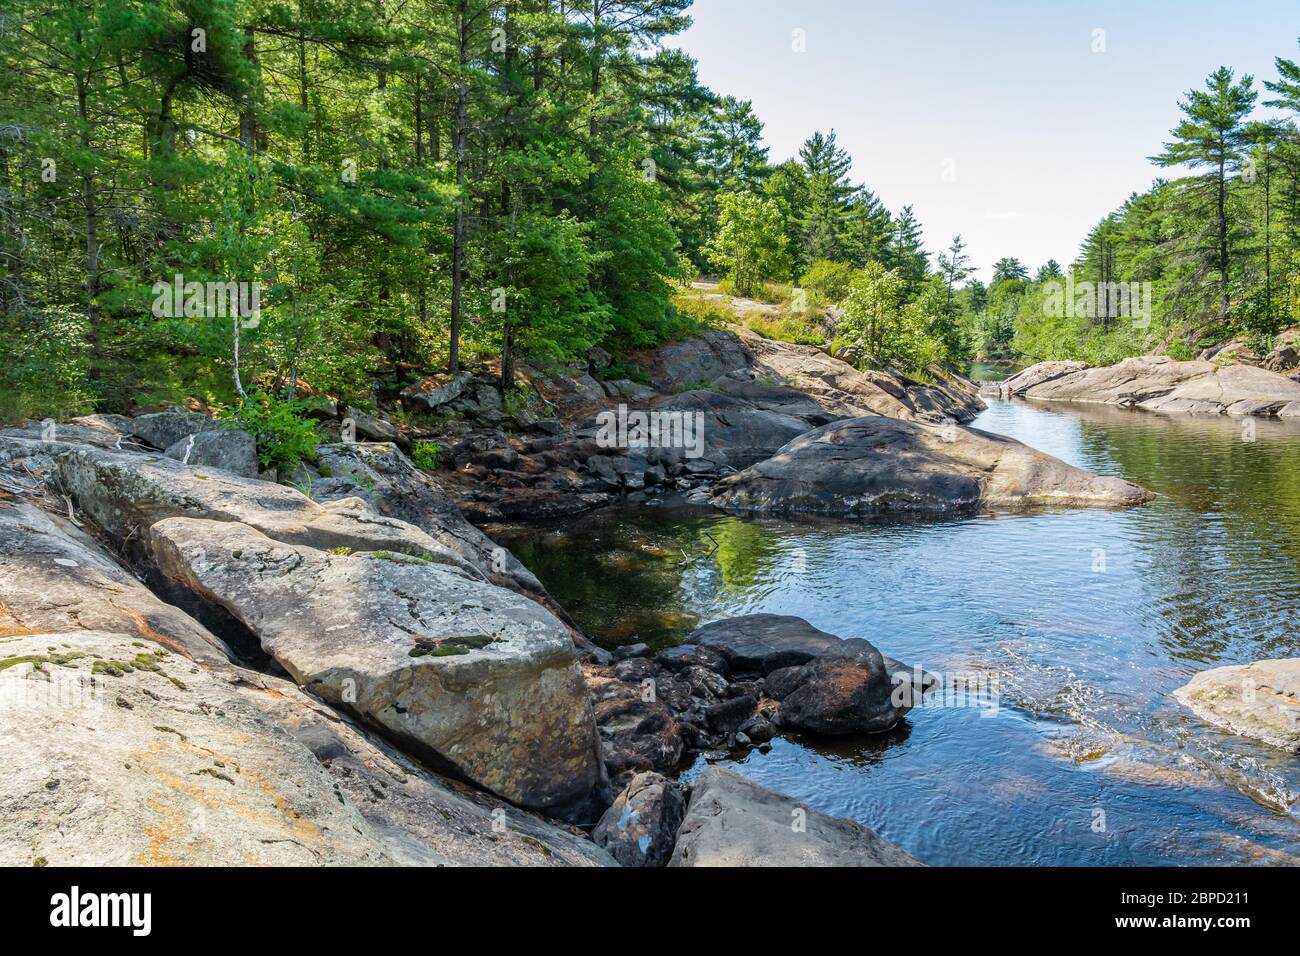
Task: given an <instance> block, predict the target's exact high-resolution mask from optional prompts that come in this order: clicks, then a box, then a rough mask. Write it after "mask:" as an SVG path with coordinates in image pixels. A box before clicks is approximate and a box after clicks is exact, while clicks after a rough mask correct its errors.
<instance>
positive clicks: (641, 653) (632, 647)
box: [614, 644, 650, 661]
mask: <svg viewBox="0 0 1300 956" xmlns="http://www.w3.org/2000/svg"><path fill="white" fill-rule="evenodd" d="M649 655H650V645H649V644H624V645H623V646H622V647H616V648H614V660H616V661H626V660H631V659H632V658H634V657H648V656H649Z"/></svg>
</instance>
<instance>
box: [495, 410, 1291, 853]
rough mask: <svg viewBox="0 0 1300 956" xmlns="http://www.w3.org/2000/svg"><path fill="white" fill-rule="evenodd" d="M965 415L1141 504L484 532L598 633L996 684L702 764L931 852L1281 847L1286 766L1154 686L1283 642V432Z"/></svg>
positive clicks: (1145, 420)
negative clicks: (714, 632) (779, 630)
mask: <svg viewBox="0 0 1300 956" xmlns="http://www.w3.org/2000/svg"><path fill="white" fill-rule="evenodd" d="M973 424H974V425H975V427H978V428H981V429H985V430H988V431H994V432H999V433H1002V434H1008V435H1011V436H1013V437H1017V438H1020V439H1022V440H1025V441H1029V442H1032V443H1033V444H1034V445H1035V446H1037V447H1039V448H1042V449H1043V450H1045V451H1049V452H1051V453H1053V454H1055V455H1057V456H1058V457H1061V458H1062V459H1064V460H1066V461H1068V462H1070V463H1072V464H1075V465H1078V466H1081V467H1085V468H1088V469H1089V470H1091V471H1095V472H1097V473H1100V474H1111V475H1124V476H1126V477H1128V478H1130V479H1133V480H1137V481H1139V482H1140V483H1141V484H1143V485H1144V486H1146V487H1149V488H1151V489H1152V490H1153V491H1155V492H1157V493H1158V498H1157V499H1156V501H1154V502H1153V503H1151V504H1149V505H1145V506H1142V507H1140V508H1136V509H1128V510H1119V511H1112V510H1092V509H1090V510H1082V511H1078V510H1073V511H1050V510H1049V511H1040V512H1037V513H1028V514H1008V513H1005V512H1003V513H998V512H989V513H984V514H979V515H974V516H949V517H947V518H943V519H940V520H933V519H925V520H918V519H917V518H915V517H890V518H877V519H872V520H856V521H853V522H851V523H846V522H844V521H842V520H829V519H809V518H792V517H788V516H787V517H780V516H745V515H728V514H721V513H719V512H717V511H714V510H711V509H705V508H699V507H681V508H674V507H672V506H670V505H669V504H668V503H665V504H664V505H662V506H657V507H655V508H649V509H647V508H643V507H637V508H623V509H620V510H619V511H617V512H614V513H608V514H603V513H591V514H589V515H586V516H583V517H580V518H579V519H576V520H574V521H572V522H563V523H559V522H542V523H537V524H526V525H520V524H515V525H510V526H493V527H492V528H491V532H492V534H493V535H494V537H497V538H498V539H499V540H501V541H502V542H503V543H505V544H507V545H508V546H509V547H510V548H511V550H512V551H513V552H514V553H516V554H517V555H519V556H520V558H521V559H522V560H523V561H524V563H525V564H527V565H528V566H529V567H530V568H531V569H533V570H534V571H535V572H536V573H537V574H538V576H539V577H540V578H541V579H542V580H543V581H545V582H546V583H547V585H548V586H549V587H551V588H552V590H553V592H554V594H555V596H556V599H557V600H559V601H561V602H562V603H564V604H565V606H566V607H568V608H569V609H570V611H571V613H572V614H573V615H574V617H575V619H576V620H577V621H578V622H579V623H580V624H581V626H582V627H583V628H584V630H586V631H587V632H588V633H590V634H591V635H592V636H593V638H594V639H595V640H597V641H598V642H599V643H601V644H602V646H605V647H607V648H616V647H617V646H619V645H620V644H622V643H629V642H630V643H636V642H649V643H650V644H652V645H653V646H670V645H672V644H673V643H676V642H678V641H680V640H681V639H682V638H683V637H684V636H686V635H687V634H689V633H691V632H692V631H693V630H694V629H695V628H697V627H698V626H699V625H700V624H702V623H705V622H707V621H711V620H716V619H723V618H729V617H734V616H736V615H741V614H752V613H776V614H793V615H798V616H800V617H802V618H805V619H807V620H809V621H811V622H813V623H814V624H815V625H816V626H817V627H819V628H821V629H823V630H826V631H830V632H833V633H836V634H840V635H856V636H862V637H865V638H867V639H869V640H871V641H872V642H873V643H875V644H876V645H877V646H879V647H881V648H883V649H887V650H888V652H889V653H891V654H893V655H894V656H896V657H899V658H900V659H902V660H904V661H906V662H907V663H909V664H913V665H921V666H922V667H924V668H925V669H926V670H927V671H930V672H933V673H935V674H938V675H941V676H954V677H959V678H963V679H970V680H971V681H972V683H974V684H976V685H978V681H979V680H981V679H984V680H986V681H987V682H993V681H996V682H997V685H998V687H999V689H1000V698H999V699H1000V707H999V710H998V713H997V714H996V716H994V715H992V714H990V713H988V711H987V709H986V708H985V709H982V708H981V707H979V706H977V704H978V700H968V701H966V702H965V705H963V701H961V700H959V699H958V700H953V699H950V700H949V706H941V707H931V708H927V707H921V708H918V709H915V710H913V712H912V713H910V714H909V715H908V717H907V719H906V721H905V723H904V725H903V726H900V727H899V728H897V729H896V730H895V731H893V732H890V733H887V734H883V735H879V736H875V737H866V738H858V739H841V740H831V739H826V738H816V737H809V736H797V737H793V738H786V737H778V738H776V739H774V740H773V741H772V744H771V748H770V750H768V751H767V752H765V753H764V752H758V751H756V750H746V751H738V752H736V753H734V754H728V755H727V757H726V758H723V763H724V764H725V762H726V761H735V762H739V763H740V764H741V767H740V769H741V771H742V772H743V773H745V774H746V775H748V776H750V777H751V778H752V779H755V780H757V781H759V782H760V783H763V784H764V785H765V786H768V787H772V788H774V789H777V790H782V791H784V792H787V793H790V794H793V795H797V796H799V797H800V798H802V799H805V800H809V801H812V802H813V803H814V805H815V806H817V807H818V809H820V810H822V811H823V812H826V813H832V814H837V815H847V816H851V817H853V818H854V819H857V820H860V821H862V822H865V823H867V824H868V825H869V826H871V827H872V828H873V829H876V830H877V831H878V832H879V833H881V835H883V836H886V837H887V838H889V839H891V840H893V841H895V842H897V843H899V844H900V845H902V846H904V847H905V848H907V849H908V850H909V851H910V852H912V853H913V854H914V855H916V856H917V857H919V858H920V859H922V860H924V861H925V862H927V863H928V864H931V865H959V864H966V865H989V866H1000V865H1007V864H1008V863H1013V864H1022V865H1074V866H1097V865H1102V866H1128V865H1152V866H1158V865H1186V866H1203V865H1209V864H1230V865H1245V864H1270V863H1273V864H1276V863H1288V862H1289V863H1291V864H1292V865H1294V863H1295V862H1296V860H1297V859H1298V858H1300V824H1298V823H1297V820H1296V801H1297V799H1300V765H1298V764H1297V762H1296V759H1295V758H1294V757H1292V756H1289V755H1288V754H1287V753H1286V752H1284V751H1283V750H1280V749H1277V748H1275V747H1273V746H1271V745H1268V744H1264V743H1261V742H1259V741H1256V740H1252V739H1250V738H1245V737H1239V736H1236V735H1235V734H1233V733H1232V732H1230V731H1227V730H1225V729H1224V728H1221V727H1219V726H1217V725H1216V724H1215V723H1213V722H1211V721H1208V720H1203V719H1201V718H1200V717H1198V716H1197V715H1196V714H1195V713H1193V712H1192V711H1190V710H1188V709H1186V708H1184V707H1183V705H1182V704H1181V703H1179V702H1178V701H1177V700H1176V699H1175V698H1174V696H1173V695H1174V693H1175V691H1177V690H1178V689H1179V688H1180V687H1182V686H1183V685H1185V684H1187V683H1188V682H1189V680H1190V679H1191V678H1193V677H1194V676H1195V675H1196V674H1198V673H1201V672H1203V671H1208V670H1210V669H1212V668H1215V667H1217V666H1220V665H1227V664H1240V663H1245V662H1250V661H1255V660H1261V659H1270V658H1277V657H1288V656H1289V657H1295V656H1297V651H1300V647H1298V646H1297V644H1296V642H1295V634H1294V622H1295V620H1296V619H1297V617H1298V616H1300V588H1298V587H1297V581H1300V551H1297V549H1296V546H1295V540H1294V538H1295V531H1296V529H1297V528H1300V512H1297V502H1300V495H1297V494H1292V493H1291V492H1290V490H1289V489H1290V488H1291V487H1292V485H1293V484H1294V480H1295V479H1294V475H1295V474H1296V473H1298V472H1297V469H1298V468H1300V424H1297V423H1286V422H1279V421H1273V420H1268V419H1264V420H1260V421H1259V422H1258V423H1257V425H1258V433H1257V441H1256V442H1254V443H1246V442H1243V441H1242V440H1241V433H1240V422H1239V421H1236V420H1233V419H1230V418H1227V417H1220V416H1213V417H1207V416H1194V417H1193V416H1189V417H1182V418H1178V417H1170V416H1157V415H1149V414H1145V413H1143V412H1140V411H1136V410H1127V409H1121V408H1111V407H1107V406H1100V405H1085V406H1074V405H1069V406H1066V405H1048V404H1042V405H1039V404H1036V403H1028V402H1018V401H1007V402H1004V401H1001V400H997V399H993V400H990V408H989V410H988V411H987V412H985V413H983V414H982V415H981V416H980V417H979V418H978V419H977V420H976V421H975V422H974V423H973ZM595 581H598V582H601V586H600V587H596V586H592V584H591V582H595ZM607 590H608V591H617V593H619V594H620V595H622V596H623V597H622V599H621V600H620V601H619V602H618V603H617V604H614V603H611V602H609V601H607V600H605V599H604V595H605V593H606V592H607ZM985 686H987V684H986V685H985ZM715 759H716V758H715ZM709 765H710V761H709V760H708V759H706V758H704V757H702V756H701V757H697V758H695V760H694V761H692V762H691V763H690V764H689V765H688V766H687V767H686V769H685V770H684V771H683V776H684V777H685V779H687V780H689V779H691V778H692V777H693V775H694V774H697V773H699V772H700V771H701V770H702V769H703V768H704V767H706V766H709ZM1098 810H1100V811H1104V813H1105V817H1104V819H1102V818H1100V817H1097V816H1095V814H1096V811H1098ZM1103 824H1104V827H1105V829H1104V830H1098V831H1094V830H1093V826H1094V825H1098V826H1100V825H1103Z"/></svg>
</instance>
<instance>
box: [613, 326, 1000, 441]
mask: <svg viewBox="0 0 1300 956" xmlns="http://www.w3.org/2000/svg"><path fill="white" fill-rule="evenodd" d="M638 362H639V364H640V365H641V367H642V368H643V369H645V370H646V373H647V375H648V376H649V378H650V382H651V384H652V385H654V386H655V387H656V388H657V389H659V390H660V391H663V392H676V391H680V390H682V389H684V388H688V387H691V386H698V384H699V383H702V382H715V381H717V382H718V384H720V385H722V386H723V387H724V388H726V385H725V383H724V382H722V381H720V380H722V379H731V380H733V381H734V380H746V379H748V380H754V381H758V382H760V383H764V384H767V385H771V386H785V387H788V388H793V389H796V390H798V391H800V392H802V393H804V394H805V395H808V396H810V397H811V398H812V399H813V400H814V401H816V402H817V404H818V406H819V407H820V409H821V412H822V413H823V414H827V415H832V416H855V417H856V416H859V415H872V414H875V415H889V416H892V417H895V418H902V419H908V420H910V419H913V418H934V417H939V416H946V417H950V418H955V419H957V420H958V421H969V420H970V419H972V418H973V417H974V416H975V414H976V412H978V411H979V410H980V409H982V408H983V407H984V403H983V401H981V400H980V398H979V395H978V393H977V392H978V390H977V389H976V388H975V386H973V385H972V384H971V383H969V382H965V381H964V380H961V379H959V378H958V377H957V376H953V375H951V374H950V373H944V372H940V373H938V375H937V376H936V381H935V382H934V383H933V384H930V385H925V384H922V383H920V382H916V381H913V380H911V379H908V378H905V377H903V376H901V375H898V374H895V373H893V372H875V371H867V372H863V371H860V370H858V369H856V368H854V367H853V366H852V365H850V364H849V363H848V362H845V361H843V360H841V359H838V358H835V357H834V356H831V355H827V354H826V353H825V352H823V351H822V350H821V349H819V348H816V347H815V346H811V345H796V344H793V343H790V342H778V341H776V340H774V339H768V338H764V337H763V336H761V335H758V334H757V333H755V332H751V331H749V330H748V329H743V328H736V329H711V330H709V331H707V332H705V333H704V334H703V335H701V336H699V337H698V338H691V339H684V340H681V341H678V342H673V343H670V344H669V345H664V346H661V347H659V348H658V349H655V350H654V351H653V352H648V353H645V354H644V355H642V356H640V357H639V358H638Z"/></svg>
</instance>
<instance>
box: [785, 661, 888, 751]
mask: <svg viewBox="0 0 1300 956" xmlns="http://www.w3.org/2000/svg"><path fill="white" fill-rule="evenodd" d="M872 651H873V652H874V653H869V654H859V655H857V656H854V657H818V658H816V659H814V660H813V661H811V662H810V663H808V664H805V665H804V666H803V667H801V668H798V670H797V671H796V672H795V673H793V674H790V675H787V677H786V681H787V688H786V692H785V694H784V696H783V697H782V700H781V713H780V722H781V726H782V727H784V728H786V729H789V730H797V731H800V732H802V733H807V734H819V735H822V736H843V735H847V734H878V733H883V732H884V731H887V730H892V729H893V728H894V727H896V726H897V725H898V722H899V721H900V720H902V719H903V715H904V714H906V713H907V711H908V709H909V708H908V703H910V700H911V698H910V696H905V690H904V689H903V688H900V687H898V686H896V685H895V683H894V681H893V680H892V679H891V674H890V671H889V668H888V667H886V665H885V662H884V659H883V657H882V656H881V654H880V652H879V651H876V650H875V648H872ZM791 685H793V687H791Z"/></svg>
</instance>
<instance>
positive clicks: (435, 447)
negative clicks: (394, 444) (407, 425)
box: [411, 441, 442, 471]
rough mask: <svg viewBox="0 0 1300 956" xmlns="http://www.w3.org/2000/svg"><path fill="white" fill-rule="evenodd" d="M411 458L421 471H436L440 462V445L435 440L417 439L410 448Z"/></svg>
mask: <svg viewBox="0 0 1300 956" xmlns="http://www.w3.org/2000/svg"><path fill="white" fill-rule="evenodd" d="M411 460H412V461H413V462H415V467H416V468H419V469H421V470H422V471H437V470H438V466H439V465H440V464H442V446H441V445H439V444H438V443H437V442H436V441H418V442H416V443H415V447H414V448H413V449H412V450H411Z"/></svg>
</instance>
